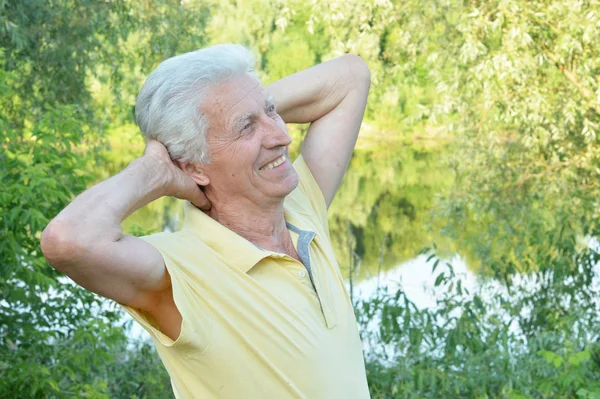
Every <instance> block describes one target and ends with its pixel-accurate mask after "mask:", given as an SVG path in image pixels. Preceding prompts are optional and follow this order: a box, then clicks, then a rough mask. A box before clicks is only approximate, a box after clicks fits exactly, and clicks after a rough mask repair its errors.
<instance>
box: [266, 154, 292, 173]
mask: <svg viewBox="0 0 600 399" xmlns="http://www.w3.org/2000/svg"><path fill="white" fill-rule="evenodd" d="M285 160H286V158H285V155H282V156H280V157H279V158H277V159H276V160H275V161H273V162H271V163H270V164H268V165H267V166H263V167H262V168H261V169H263V170H264V169H273V168H276V167H278V166H279V165H281V164H282V163H284V162H285Z"/></svg>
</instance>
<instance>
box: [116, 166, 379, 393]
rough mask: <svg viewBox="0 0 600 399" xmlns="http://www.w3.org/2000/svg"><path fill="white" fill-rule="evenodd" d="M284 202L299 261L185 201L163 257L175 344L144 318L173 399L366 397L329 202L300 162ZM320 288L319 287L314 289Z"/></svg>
mask: <svg viewBox="0 0 600 399" xmlns="http://www.w3.org/2000/svg"><path fill="white" fill-rule="evenodd" d="M294 167H295V168H296V171H297V172H298V174H299V176H300V184H299V185H298V187H297V188H296V189H295V190H294V191H293V192H292V193H290V194H289V195H288V196H287V197H286V199H285V202H284V208H285V220H286V222H287V226H288V229H289V230H290V232H291V235H292V239H293V241H294V245H295V246H296V249H297V251H298V254H299V255H300V257H301V259H302V262H303V263H304V264H303V263H300V262H298V261H297V260H295V259H293V258H291V257H289V256H288V255H285V254H281V253H275V252H271V251H267V250H263V249H261V248H259V247H257V246H255V245H254V244H252V243H251V242H250V241H248V240H246V239H245V238H242V237H241V236H239V235H238V234H236V233H234V232H233V231H231V230H229V229H228V228H226V227H224V226H223V225H221V224H219V223H218V222H217V221H215V220H213V219H211V218H210V217H209V216H207V215H206V214H204V213H203V212H201V211H200V210H198V209H197V208H195V207H194V206H193V205H191V204H190V203H189V202H186V203H185V205H184V207H185V208H184V212H185V218H184V224H183V227H182V229H181V230H180V231H177V232H175V233H158V234H153V235H151V236H147V237H143V238H144V239H145V240H146V241H148V242H149V243H151V244H152V245H154V246H155V247H156V248H157V249H158V250H159V251H160V252H161V254H162V256H163V258H164V260H165V264H166V266H167V269H168V271H169V274H170V276H171V281H172V284H173V296H174V299H175V304H176V305H177V308H178V309H179V311H180V312H181V315H182V317H183V322H182V327H181V333H180V335H179V337H178V338H177V340H176V341H173V340H171V339H170V338H169V337H167V336H166V335H164V334H163V333H162V332H160V331H159V330H158V328H157V327H156V323H155V322H154V321H153V320H152V319H151V317H150V316H148V315H147V314H145V313H144V312H142V311H140V310H138V309H134V308H131V307H125V309H126V310H127V311H128V312H129V313H130V314H131V316H132V317H133V318H134V319H135V320H136V321H137V322H139V323H140V324H141V325H142V327H144V328H145V329H146V330H147V331H148V332H149V333H150V335H151V336H152V339H153V340H154V343H155V345H156V348H157V350H158V353H159V355H160V357H161V359H162V361H163V363H164V365H165V367H166V368H167V371H168V372H169V375H170V376H171V383H172V385H173V391H174V393H175V396H176V397H177V398H186V399H188V398H231V399H234V398H235V399H238V398H244V399H245V398H248V399H253V398H256V399H269V398H274V399H285V398H309V399H320V398H323V399H352V398H356V399H363V398H369V390H368V387H367V380H366V373H365V367H364V361H363V353H362V345H361V341H360V337H359V334H358V328H357V325H356V319H355V317H354V311H353V308H352V304H351V302H350V297H349V295H348V292H347V290H346V287H345V285H344V279H343V277H342V274H341V272H340V269H339V266H338V264H337V261H336V258H335V256H334V253H333V248H332V246H331V241H330V238H329V230H328V224H327V208H326V205H325V200H324V198H323V194H322V192H321V190H320V188H319V187H318V185H317V183H316V181H315V179H314V178H313V176H312V174H311V172H310V170H309V169H308V166H307V165H306V163H305V161H304V159H303V158H302V156H300V157H299V158H298V159H297V160H296V161H295V162H294ZM313 284H314V285H313Z"/></svg>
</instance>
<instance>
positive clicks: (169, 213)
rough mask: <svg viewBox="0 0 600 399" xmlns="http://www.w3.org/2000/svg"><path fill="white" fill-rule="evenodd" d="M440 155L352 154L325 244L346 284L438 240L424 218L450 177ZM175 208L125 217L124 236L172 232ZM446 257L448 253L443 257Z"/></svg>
mask: <svg viewBox="0 0 600 399" xmlns="http://www.w3.org/2000/svg"><path fill="white" fill-rule="evenodd" d="M439 154H440V151H439V150H433V149H416V148H414V147H413V146H410V145H405V144H398V145H394V146H385V147H377V148H370V149H367V150H357V151H356V152H355V154H354V156H353V158H352V161H351V163H350V167H349V169H348V172H347V174H346V176H345V178H344V181H343V183H342V185H341V187H340V189H339V191H338V193H337V195H336V198H335V200H334V201H333V203H332V205H331V207H330V210H329V227H330V232H331V238H332V242H333V245H334V249H335V252H336V256H337V258H338V261H339V263H340V268H341V269H342V272H343V274H344V275H345V276H346V278H349V276H350V271H352V272H353V273H352V280H353V282H359V281H362V280H367V279H369V278H370V277H372V276H376V275H378V274H379V273H385V272H386V271H388V270H390V269H392V268H393V267H394V266H396V265H398V264H400V263H402V262H405V261H407V260H409V259H412V258H414V257H415V256H417V255H418V253H419V251H420V250H421V249H422V248H423V247H425V246H427V245H429V244H431V242H436V243H437V244H438V246H440V245H441V246H443V242H444V238H443V237H441V235H440V234H438V233H436V232H437V231H439V229H438V228H436V227H435V223H434V221H433V220H432V218H431V216H430V214H431V210H432V208H433V207H434V206H435V200H436V197H437V196H438V195H439V194H441V193H443V192H444V190H447V189H448V187H449V185H450V181H451V177H450V174H449V173H448V172H447V171H445V170H444V168H443V167H442V166H441V161H440V156H439ZM181 221H182V207H181V202H180V201H178V200H176V199H174V198H161V199H159V200H158V201H154V202H153V203H151V204H149V205H147V206H146V207H144V208H142V209H140V210H139V211H137V212H136V213H134V214H133V215H131V216H130V217H129V218H128V219H127V220H126V221H125V222H124V229H125V231H126V232H128V233H130V234H135V235H142V234H149V233H151V232H156V231H174V230H177V229H178V228H179V227H180V224H181ZM448 253H451V252H448Z"/></svg>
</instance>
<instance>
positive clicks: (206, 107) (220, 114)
mask: <svg viewBox="0 0 600 399" xmlns="http://www.w3.org/2000/svg"><path fill="white" fill-rule="evenodd" d="M268 97H269V96H268V94H267V92H266V90H265V89H264V87H263V86H262V85H261V84H260V82H259V81H258V80H256V79H255V78H253V77H250V76H248V75H238V76H235V77H232V78H229V79H227V80H226V81H224V82H222V83H220V84H218V85H216V86H215V87H214V88H213V89H212V90H211V93H210V94H209V96H208V98H207V99H206V100H205V101H204V102H203V106H202V107H201V108H203V109H202V111H203V113H204V114H205V115H207V116H208V117H209V120H210V121H211V125H213V126H215V127H217V126H216V125H220V126H219V127H220V128H226V127H228V125H229V124H230V123H231V122H232V121H233V120H236V119H238V118H239V117H241V116H243V115H244V114H248V113H252V112H256V110H257V109H258V108H262V107H263V105H264V103H265V101H266V100H267V99H268Z"/></svg>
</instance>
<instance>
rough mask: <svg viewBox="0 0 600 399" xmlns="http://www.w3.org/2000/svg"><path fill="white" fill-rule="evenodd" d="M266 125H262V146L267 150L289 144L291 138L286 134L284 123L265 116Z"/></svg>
mask: <svg viewBox="0 0 600 399" xmlns="http://www.w3.org/2000/svg"><path fill="white" fill-rule="evenodd" d="M265 118H266V123H265V125H264V134H263V146H264V147H265V148H267V149H270V148H275V147H280V146H284V147H287V146H288V145H290V144H291V142H292V138H291V137H290V135H289V134H288V131H287V127H286V126H285V123H284V122H283V121H282V120H281V119H280V118H279V120H275V119H272V118H270V117H268V116H265Z"/></svg>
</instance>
